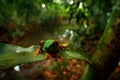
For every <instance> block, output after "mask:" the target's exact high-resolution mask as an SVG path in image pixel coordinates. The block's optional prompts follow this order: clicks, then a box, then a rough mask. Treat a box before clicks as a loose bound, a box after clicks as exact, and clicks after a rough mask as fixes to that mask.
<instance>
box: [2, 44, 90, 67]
mask: <svg viewBox="0 0 120 80" xmlns="http://www.w3.org/2000/svg"><path fill="white" fill-rule="evenodd" d="M38 48H39V46H34V45H33V46H30V47H28V48H24V47H20V46H15V45H10V44H3V43H0V69H5V68H9V67H13V66H15V65H19V64H23V63H27V62H33V61H41V60H45V55H46V54H45V53H44V54H40V55H38V56H35V52H36V51H37V49H38ZM59 54H60V56H61V57H63V58H65V59H71V58H74V59H81V60H85V61H87V62H90V61H91V60H90V58H89V56H87V54H86V52H84V51H83V50H78V51H74V50H69V49H67V50H62V51H60V52H59Z"/></svg>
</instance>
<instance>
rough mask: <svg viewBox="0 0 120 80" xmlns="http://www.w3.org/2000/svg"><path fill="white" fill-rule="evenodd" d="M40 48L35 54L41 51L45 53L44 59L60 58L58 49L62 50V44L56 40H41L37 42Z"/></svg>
mask: <svg viewBox="0 0 120 80" xmlns="http://www.w3.org/2000/svg"><path fill="white" fill-rule="evenodd" d="M39 45H40V48H39V49H38V50H37V51H36V54H35V55H36V56H37V55H39V54H41V53H46V59H49V58H55V59H56V60H58V59H59V58H60V55H59V51H60V50H64V48H65V47H64V46H62V45H60V43H59V42H58V41H56V40H52V39H50V40H46V41H45V40H42V41H40V43H39Z"/></svg>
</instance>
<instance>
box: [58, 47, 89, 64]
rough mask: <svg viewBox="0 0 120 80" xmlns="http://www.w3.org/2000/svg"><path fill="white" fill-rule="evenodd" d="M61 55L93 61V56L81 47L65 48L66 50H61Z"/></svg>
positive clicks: (67, 57)
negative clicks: (77, 48) (76, 48)
mask: <svg viewBox="0 0 120 80" xmlns="http://www.w3.org/2000/svg"><path fill="white" fill-rule="evenodd" d="M60 53H61V56H62V57H64V58H66V59H71V58H74V59H80V60H85V61H87V62H89V63H91V58H90V57H89V56H88V55H87V52H85V51H84V50H82V49H80V50H76V51H75V50H65V51H61V52H60Z"/></svg>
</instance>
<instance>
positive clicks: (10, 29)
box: [0, 0, 116, 80]
mask: <svg viewBox="0 0 120 80" xmlns="http://www.w3.org/2000/svg"><path fill="white" fill-rule="evenodd" d="M115 2H116V0H106V1H105V0H0V42H1V43H9V44H15V45H20V46H23V47H28V46H31V45H37V44H39V41H40V40H43V39H45V40H46V39H56V40H60V41H61V42H62V43H64V44H66V45H68V46H69V47H70V48H71V49H74V50H76V49H79V48H83V49H85V50H87V51H88V54H89V55H90V56H91V55H92V53H93V52H94V51H95V48H96V45H97V43H98V40H99V38H100V36H101V35H102V33H103V31H104V28H105V25H106V23H107V21H108V17H109V16H110V13H111V11H112V7H113V5H114V3H115ZM71 61H73V63H72V62H71ZM71 61H70V62H71V65H74V61H75V64H77V62H76V60H71ZM46 63H47V62H46ZM35 64H36V63H31V64H30V65H31V66H34V65H35ZM67 64H69V61H67V63H65V64H64V66H66V65H67ZM37 65H38V64H37ZM58 65H59V64H58ZM35 66H36V65H35ZM38 66H39V65H38ZM28 68H29V66H28V65H27V67H26V65H24V67H23V73H24V75H25V73H31V74H29V75H28V74H27V77H28V76H29V77H30V76H31V75H33V73H34V70H33V69H31V68H30V69H29V70H28ZM32 68H33V67H32ZM26 69H27V70H26ZM62 69H63V68H62ZM24 70H26V72H25V71H24ZM31 70H33V73H32V71H31ZM57 70H58V72H60V70H59V69H58V68H57ZM29 71H31V72H29ZM64 71H65V70H63V72H64ZM76 71H77V70H76ZM11 72H12V74H11ZM0 73H1V75H0V76H2V77H1V79H2V80H13V79H15V78H14V75H15V73H16V72H14V71H13V70H11V69H7V70H5V71H0ZM66 73H68V72H67V71H65V72H64V74H65V75H66ZM9 74H11V75H9ZM18 74H19V76H23V75H21V73H18ZM35 74H39V75H40V74H41V73H40V72H39V70H38V71H37V72H36V73H35ZM46 74H47V76H48V75H50V74H53V75H54V74H55V73H54V72H51V71H49V70H48V71H46V73H45V75H46ZM61 74H62V72H61ZM64 74H63V75H64ZM8 75H9V76H8ZM57 75H60V74H59V73H58V74H57ZM70 75H72V72H71V73H70V74H69V75H68V77H65V78H66V79H65V80H68V79H70V78H71V77H70ZM77 75H78V74H77ZM79 75H80V73H79ZM7 76H8V78H6V77H7ZM61 76H62V75H61ZM37 77H38V76H37ZM44 78H45V79H46V77H44V75H43V76H42V80H44ZM59 78H60V79H61V77H59ZM67 78H68V79H67ZM73 78H76V75H73ZM51 79H53V78H52V77H51ZM16 80H18V77H17V79H16ZM19 80H27V79H26V78H24V77H23V78H20V79H19ZM28 80H37V79H34V78H33V79H32V78H31V79H29V78H28ZM38 80H40V79H38ZM47 80H48V79H47ZM71 80H77V79H71Z"/></svg>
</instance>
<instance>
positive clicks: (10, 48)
mask: <svg viewBox="0 0 120 80" xmlns="http://www.w3.org/2000/svg"><path fill="white" fill-rule="evenodd" d="M37 49H38V46H30V47H28V48H23V47H20V46H15V45H9V44H3V43H0V69H5V68H9V67H13V66H15V65H18V64H23V63H27V62H32V61H40V60H44V59H45V54H41V55H39V56H35V51H36V50H37Z"/></svg>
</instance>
